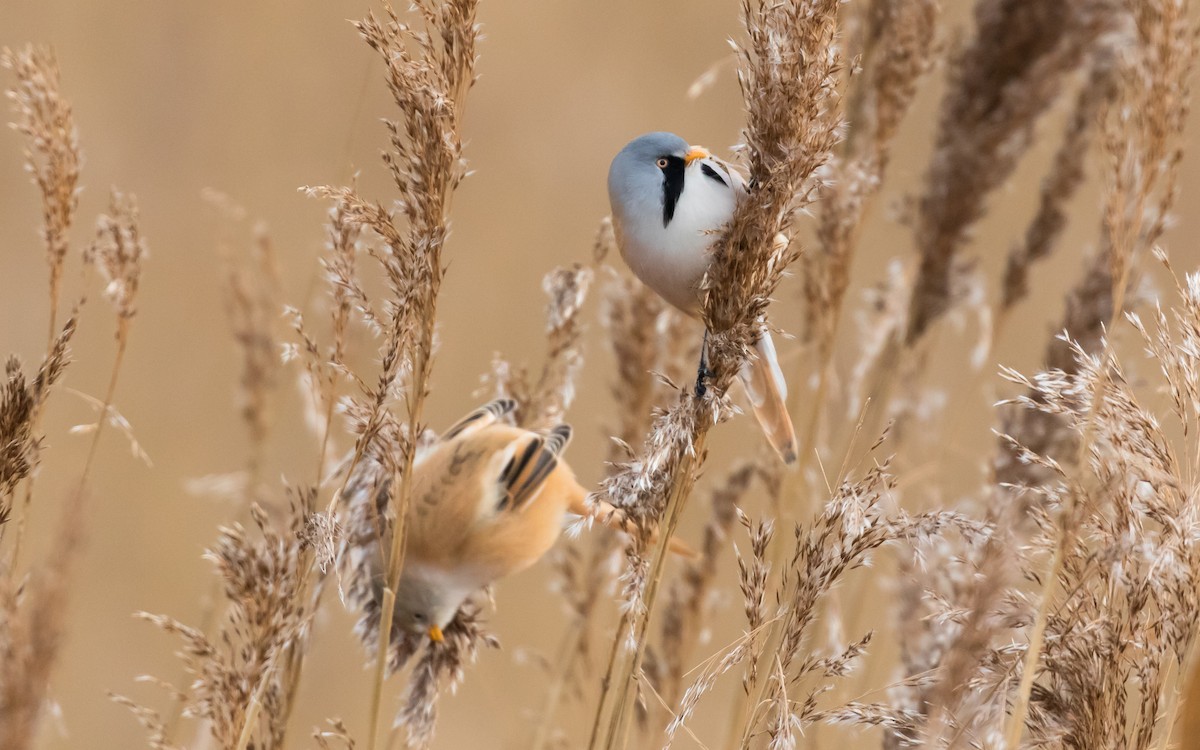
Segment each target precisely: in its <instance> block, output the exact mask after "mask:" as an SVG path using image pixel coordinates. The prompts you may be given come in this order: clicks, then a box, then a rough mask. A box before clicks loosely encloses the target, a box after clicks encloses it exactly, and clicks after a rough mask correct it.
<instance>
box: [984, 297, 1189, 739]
mask: <svg viewBox="0 0 1200 750" xmlns="http://www.w3.org/2000/svg"><path fill="white" fill-rule="evenodd" d="M1198 285H1200V278H1194V277H1192V276H1189V278H1188V279H1187V284H1186V287H1184V288H1181V289H1180V293H1181V297H1182V304H1181V305H1179V306H1178V307H1176V309H1175V311H1174V314H1175V316H1176V321H1177V324H1178V325H1179V326H1180V330H1179V332H1175V331H1173V330H1171V329H1172V326H1171V325H1170V323H1168V318H1167V316H1166V315H1165V314H1163V313H1162V311H1161V309H1160V310H1159V311H1158V314H1157V316H1156V318H1157V319H1156V326H1155V329H1149V330H1148V328H1147V326H1145V325H1144V324H1142V322H1141V320H1140V319H1139V318H1138V317H1136V316H1131V320H1132V321H1133V324H1134V327H1135V328H1136V329H1137V330H1138V331H1139V332H1140V333H1141V334H1142V336H1143V340H1144V342H1145V344H1146V346H1147V351H1148V353H1149V354H1150V355H1151V356H1152V357H1154V358H1156V359H1158V358H1160V357H1162V358H1165V359H1159V365H1160V367H1161V369H1162V373H1163V379H1164V381H1165V382H1166V383H1167V384H1168V385H1169V386H1170V389H1171V390H1172V392H1177V393H1178V394H1179V396H1180V398H1179V399H1178V400H1176V399H1174V398H1173V399H1172V402H1173V405H1174V408H1175V416H1176V417H1177V418H1180V417H1182V419H1183V420H1184V422H1186V421H1190V419H1191V418H1192V416H1191V415H1194V414H1195V413H1196V409H1197V407H1198V406H1200V402H1193V401H1192V400H1191V399H1190V398H1189V397H1187V396H1185V395H1184V394H1187V393H1189V392H1194V391H1195V390H1196V384H1195V383H1193V382H1192V381H1193V380H1194V379H1195V378H1196V372H1195V368H1194V367H1192V365H1191V362H1190V360H1191V357H1190V355H1188V354H1186V353H1185V352H1186V351H1187V346H1188V341H1189V340H1190V339H1191V338H1194V335H1193V331H1194V330H1195V329H1194V328H1192V326H1194V325H1195V324H1196V323H1197V322H1200V319H1197V318H1196V310H1197V309H1200V308H1197V300H1198V299H1200V296H1198V295H1200V286H1198ZM1164 344H1165V348H1164ZM1073 352H1074V355H1075V358H1076V367H1075V372H1074V373H1065V372H1062V371H1056V370H1050V371H1046V372H1043V373H1039V374H1037V375H1035V376H1033V377H1031V378H1030V377H1023V376H1020V375H1018V374H1016V373H1014V372H1012V371H1008V373H1007V375H1008V377H1010V378H1011V379H1012V380H1013V381H1014V382H1016V383H1017V384H1018V385H1020V386H1022V387H1023V388H1025V389H1027V390H1028V391H1030V392H1033V393H1036V394H1037V397H1036V398H1030V397H1028V396H1022V397H1019V398H1018V403H1020V404H1021V405H1022V406H1024V407H1026V408H1033V409H1040V410H1045V411H1047V412H1050V413H1054V414H1057V415H1059V416H1060V417H1061V418H1063V419H1064V420H1065V421H1066V422H1067V423H1068V424H1069V425H1070V427H1071V429H1073V430H1074V431H1076V432H1077V433H1078V434H1087V435H1089V436H1090V438H1091V439H1090V440H1089V442H1088V445H1087V447H1086V450H1085V451H1084V455H1083V458H1084V461H1083V463H1082V464H1081V465H1078V466H1076V467H1074V470H1071V471H1068V470H1067V469H1065V468H1064V467H1062V466H1061V465H1060V464H1059V463H1058V462H1057V461H1055V460H1054V459H1052V458H1050V457H1046V456H1039V455H1036V454H1033V453H1030V452H1026V451H1023V454H1024V456H1025V458H1026V460H1029V461H1034V462H1038V463H1041V464H1042V465H1044V466H1045V467H1046V468H1047V469H1049V470H1050V471H1052V472H1053V473H1054V474H1055V475H1056V477H1055V481H1052V482H1048V483H1047V484H1046V485H1044V486H1043V487H1041V488H1039V490H1038V491H1039V492H1040V493H1041V494H1042V495H1043V496H1044V498H1045V500H1046V502H1047V503H1048V504H1049V505H1050V507H1052V508H1053V507H1056V506H1057V507H1058V508H1059V509H1060V510H1059V512H1060V513H1062V514H1066V515H1068V516H1069V517H1068V519H1067V520H1066V522H1064V523H1058V524H1055V523H1053V522H1052V521H1051V520H1050V519H1049V518H1043V527H1042V534H1041V535H1040V536H1041V539H1040V545H1041V546H1042V547H1043V548H1046V547H1051V548H1054V549H1060V550H1061V554H1062V562H1061V564H1060V565H1059V566H1057V567H1056V568H1054V569H1053V570H1052V572H1053V573H1054V574H1055V575H1057V576H1059V581H1058V585H1057V587H1056V588H1055V589H1054V590H1047V592H1046V594H1047V595H1050V594H1051V593H1052V591H1053V592H1062V593H1061V594H1056V595H1055V600H1054V602H1053V606H1052V607H1050V608H1049V612H1050V614H1049V616H1048V617H1047V619H1046V636H1045V638H1044V640H1043V641H1042V644H1041V649H1040V653H1039V652H1037V651H1035V650H1034V646H1032V645H1031V647H1030V653H1028V654H1026V659H1029V658H1033V657H1034V656H1038V657H1040V667H1041V668H1040V670H1039V672H1040V674H1041V679H1040V680H1039V681H1037V682H1035V683H1034V685H1033V691H1032V704H1031V705H1030V707H1029V713H1028V716H1027V717H1023V716H1021V714H1014V716H1018V717H1021V718H1025V724H1026V728H1027V730H1028V731H1029V732H1030V735H1031V739H1032V741H1033V742H1034V743H1038V744H1042V743H1046V742H1056V743H1060V744H1061V745H1062V746H1063V747H1068V748H1087V747H1098V746H1101V745H1103V744H1105V743H1107V742H1111V741H1112V740H1113V738H1119V740H1120V741H1121V743H1122V745H1123V746H1128V747H1133V748H1148V747H1150V746H1151V743H1152V741H1153V740H1154V739H1155V738H1156V737H1158V736H1159V735H1160V734H1161V732H1169V731H1170V729H1171V727H1170V724H1169V723H1167V724H1165V725H1164V724H1161V723H1160V722H1161V721H1162V717H1163V712H1162V711H1160V701H1161V699H1162V697H1163V696H1164V695H1165V691H1166V688H1167V687H1168V682H1169V675H1170V672H1171V671H1172V670H1173V669H1176V668H1178V667H1181V666H1182V665H1183V664H1185V663H1186V661H1187V658H1188V654H1189V651H1190V649H1191V646H1192V643H1193V642H1194V639H1195V635H1196V629H1197V623H1196V620H1195V616H1194V612H1195V607H1196V605H1197V602H1196V585H1197V582H1198V581H1200V569H1198V567H1197V564H1198V562H1200V558H1197V556H1196V553H1195V550H1196V542H1197V539H1196V532H1195V523H1194V520H1195V517H1196V507H1195V501H1194V499H1193V498H1194V495H1195V487H1194V486H1193V484H1194V481H1195V480H1194V478H1195V476H1196V471H1195V470H1196V468H1197V467H1196V466H1187V467H1185V466H1183V465H1181V464H1180V463H1179V457H1180V456H1184V455H1188V454H1186V453H1184V452H1183V451H1182V450H1180V449H1179V448H1178V447H1176V446H1175V445H1174V444H1173V442H1172V440H1171V439H1170V438H1169V437H1168V436H1167V435H1166V433H1165V432H1164V430H1163V428H1162V427H1161V426H1160V421H1159V419H1158V418H1157V417H1156V416H1155V415H1153V414H1152V413H1151V412H1149V411H1148V410H1147V409H1146V408H1145V407H1144V406H1142V404H1141V402H1140V399H1139V398H1138V396H1137V395H1136V394H1135V392H1134V389H1133V387H1132V386H1131V385H1130V384H1129V381H1128V380H1127V379H1126V377H1125V375H1124V371H1123V368H1122V367H1121V365H1120V363H1119V361H1118V360H1117V358H1116V356H1115V355H1114V354H1113V353H1112V351H1111V349H1110V348H1109V347H1107V346H1106V347H1104V349H1103V351H1102V352H1101V353H1098V354H1089V353H1087V352H1085V351H1084V350H1083V349H1082V348H1079V347H1074V348H1073ZM1017 447H1018V449H1022V448H1021V446H1019V444H1018V445H1017ZM1022 450H1023V449H1022ZM1193 463H1194V459H1193ZM1064 531H1065V532H1066V533H1065V534H1063V533H1062V532H1064ZM1035 570H1036V569H1030V570H1029V571H1028V572H1027V575H1029V576H1036V575H1038V574H1037V573H1036V572H1035ZM1133 633H1137V634H1139V635H1138V636H1137V637H1131V634H1133ZM1018 697H1019V696H1018ZM1020 708H1021V705H1020V703H1018V704H1017V708H1016V709H1014V710H1019V709H1020ZM1167 713H1168V714H1169V715H1170V719H1169V721H1173V718H1174V709H1173V708H1172V709H1171V710H1170V711H1168V712H1167ZM1010 736H1011V735H1010Z"/></svg>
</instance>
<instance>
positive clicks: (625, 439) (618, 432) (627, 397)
mask: <svg viewBox="0 0 1200 750" xmlns="http://www.w3.org/2000/svg"><path fill="white" fill-rule="evenodd" d="M614 242H615V240H614V238H613V233H612V223H611V222H610V221H609V220H608V219H607V218H606V219H605V220H604V221H603V222H601V225H600V228H599V230H598V231H597V234H596V241H595V243H594V245H593V253H592V254H593V261H594V262H595V263H596V264H597V265H599V264H601V263H603V262H604V260H605V259H606V258H607V257H608V256H609V255H610V254H611V253H612V252H613V250H614V249H615V245H614ZM601 271H602V272H603V274H604V282H605V283H604V285H603V288H602V292H601V294H602V297H601V302H602V306H601V313H600V318H601V323H602V326H603V328H604V331H605V340H606V342H607V343H608V345H609V347H610V348H611V349H612V352H613V355H614V360H615V361H616V364H617V372H616V375H617V377H616V378H615V380H614V381H613V383H612V385H611V387H610V390H611V393H612V396H613V401H614V404H615V406H616V421H615V423H614V424H611V425H609V427H608V429H609V432H610V434H612V436H613V438H612V443H611V444H610V446H609V455H608V461H607V463H608V464H609V465H610V467H615V466H617V465H619V464H620V462H621V461H623V460H627V459H629V458H630V457H631V456H632V454H633V450H632V448H630V447H629V446H630V444H631V443H633V442H636V441H637V440H638V438H639V437H640V436H642V435H643V434H645V432H646V431H647V430H648V429H649V428H650V425H651V422H652V420H653V417H654V414H655V412H656V411H657V410H659V409H661V408H664V407H665V406H666V404H667V403H668V402H669V400H670V398H671V397H672V395H673V393H674V386H673V385H671V381H672V379H681V378H683V377H686V372H687V369H688V368H689V367H690V363H692V362H695V360H696V356H698V351H696V350H694V349H693V348H692V347H690V346H688V345H687V344H686V342H687V341H688V336H687V334H686V328H687V323H686V321H685V320H684V318H683V316H682V315H679V314H678V313H677V312H676V311H675V310H674V309H673V308H670V307H669V306H668V305H666V303H664V302H663V300H662V298H660V297H659V296H658V295H657V294H655V293H654V292H653V291H651V290H650V289H648V288H647V287H646V286H645V285H643V284H642V283H641V282H640V281H638V280H637V279H635V278H633V277H631V276H628V275H621V274H618V273H616V272H615V271H613V269H612V268H610V267H607V266H601ZM610 471H612V469H610ZM618 546H619V542H618V541H617V538H616V537H615V536H614V535H611V534H597V535H590V542H589V544H588V549H587V550H586V552H585V551H581V550H579V549H578V547H577V546H571V547H569V548H568V552H567V554H566V555H565V556H564V559H563V562H562V564H561V565H560V571H561V573H562V575H563V577H564V579H565V581H566V585H564V586H563V587H562V589H563V593H564V595H565V596H566V598H567V602H568V606H569V607H571V613H572V619H571V625H569V626H568V631H567V634H566V635H565V636H564V638H563V642H562V644H561V645H560V647H559V653H560V654H561V655H563V657H564V658H562V659H560V660H559V661H558V662H557V663H556V664H555V668H554V670H553V672H552V674H551V677H550V687H549V689H548V690H547V697H546V703H545V705H544V707H543V710H542V713H541V715H540V719H539V722H538V726H537V729H536V730H535V733H534V740H533V745H532V748H533V749H534V750H540V749H541V748H543V747H545V745H546V744H547V743H548V742H549V741H550V736H551V731H552V728H553V721H554V715H555V713H556V711H557V708H558V705H559V704H560V703H561V699H562V697H563V696H564V693H565V691H566V689H567V688H568V687H569V686H571V685H572V684H574V688H575V690H576V692H579V693H581V692H582V685H581V684H580V683H579V682H578V680H579V679H580V673H581V671H582V668H583V666H584V665H585V664H586V662H587V660H588V657H589V654H590V652H591V622H592V620H593V619H594V618H593V617H592V614H593V612H595V611H596V606H597V604H598V603H599V602H600V601H601V596H602V594H603V592H604V589H605V588H606V587H607V586H608V584H609V579H610V575H609V573H608V572H607V569H608V565H607V562H606V561H608V560H609V559H610V558H611V557H612V555H613V554H614V553H615V552H616V550H617V548H618ZM579 559H583V562H582V563H579V562H578V560H579ZM581 569H582V570H581ZM583 571H587V572H583ZM579 579H582V581H583V585H581V586H572V585H571V582H573V581H576V580H579ZM627 625H628V623H627V618H626V617H625V616H622V618H621V621H620V624H619V626H618V627H619V630H620V631H621V633H620V634H619V635H618V636H617V638H615V639H614V642H613V644H612V648H611V649H610V653H609V659H608V662H607V667H606V670H605V675H604V677H603V678H602V684H611V682H612V679H613V673H614V670H615V668H616V665H617V656H618V655H619V653H620V650H619V649H620V646H621V643H622V642H623V638H624V631H625V628H626V627H627ZM598 719H599V717H597V721H598ZM598 726H599V725H598V723H597V725H596V726H595V727H594V728H593V731H592V735H596V732H597V731H598Z"/></svg>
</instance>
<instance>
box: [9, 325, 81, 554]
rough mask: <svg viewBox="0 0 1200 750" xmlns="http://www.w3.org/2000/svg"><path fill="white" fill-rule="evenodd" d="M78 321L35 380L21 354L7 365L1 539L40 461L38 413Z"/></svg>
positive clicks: (54, 346) (66, 356) (64, 333)
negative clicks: (25, 482)
mask: <svg viewBox="0 0 1200 750" xmlns="http://www.w3.org/2000/svg"><path fill="white" fill-rule="evenodd" d="M77 321H78V317H77V316H76V315H72V316H71V317H70V319H68V320H67V323H66V325H65V326H63V329H62V331H60V332H59V334H58V336H57V337H56V338H55V340H54V343H53V344H52V345H51V347H50V351H49V352H48V353H47V355H46V359H45V360H43V361H42V364H41V365H40V366H39V367H38V372H37V375H36V376H34V379H33V382H32V383H30V382H27V381H26V379H25V375H24V374H23V373H22V372H21V361H20V360H19V359H18V358H16V357H13V356H10V357H9V358H8V361H7V362H6V363H5V365H4V385H3V387H2V388H0V539H2V538H3V529H4V523H5V522H7V521H8V519H9V516H10V514H11V513H12V500H13V495H14V494H15V492H16V489H17V484H18V483H20V482H21V481H22V480H24V479H25V478H27V477H28V476H29V475H30V474H31V473H32V472H33V470H34V468H35V467H36V466H37V464H38V460H39V458H40V455H39V453H40V447H41V437H40V436H38V435H37V434H36V425H35V424H34V422H35V420H36V416H35V415H36V414H37V412H38V410H39V408H40V407H41V405H42V404H44V403H45V401H46V397H47V395H48V394H49V391H50V388H51V386H53V385H54V384H55V383H56V382H58V379H59V378H60V377H62V373H63V370H64V369H65V368H66V366H67V365H68V364H69V363H70V350H69V349H68V344H69V343H70V341H71V337H72V336H74V335H75V328H76V324H77Z"/></svg>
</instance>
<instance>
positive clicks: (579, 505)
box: [569, 493, 700, 560]
mask: <svg viewBox="0 0 1200 750" xmlns="http://www.w3.org/2000/svg"><path fill="white" fill-rule="evenodd" d="M569 510H570V511H571V512H572V513H574V514H575V515H577V516H584V517H587V518H594V519H595V520H597V521H599V522H600V523H602V524H604V525H605V526H608V527H609V528H611V529H616V530H617V531H624V532H628V533H630V534H632V533H633V532H634V529H633V522H632V521H629V520H627V519H626V518H625V515H624V514H623V513H622V512H621V511H619V510H617V509H616V508H615V507H613V506H612V505H611V504H610V503H607V502H605V501H604V500H601V499H599V498H592V499H591V501H590V502H589V501H588V499H587V495H585V494H582V493H581V494H580V495H579V496H578V497H575V498H571V505H570V508H569ZM650 541H651V542H652V543H653V542H657V541H658V531H657V530H655V531H654V533H653V535H652V536H651V537H650ZM667 548H668V549H669V550H671V552H674V553H675V554H677V555H679V556H680V557H684V558H687V559H689V560H695V559H697V558H699V557H700V555H699V553H698V552H696V550H694V549H692V548H691V547H690V546H688V544H687V543H686V542H684V541H683V540H682V539H680V538H679V537H677V536H673V537H671V540H670V542H669V543H668V546H667Z"/></svg>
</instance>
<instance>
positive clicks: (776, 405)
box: [738, 331, 797, 464]
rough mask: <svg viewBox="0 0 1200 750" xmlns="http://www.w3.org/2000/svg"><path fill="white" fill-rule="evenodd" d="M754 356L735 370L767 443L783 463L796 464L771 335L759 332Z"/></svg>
mask: <svg viewBox="0 0 1200 750" xmlns="http://www.w3.org/2000/svg"><path fill="white" fill-rule="evenodd" d="M754 348H755V351H756V353H757V354H758V356H757V357H755V358H754V359H751V360H750V361H749V362H747V363H746V366H745V367H743V368H742V371H741V372H740V373H738V375H739V377H740V378H741V380H742V384H743V385H744V386H746V392H747V395H749V397H750V405H751V406H752V407H753V408H754V416H755V417H757V418H758V423H759V425H761V426H762V430H763V433H765V434H766V436H767V442H769V443H770V444H771V447H772V448H774V449H775V452H776V453H778V454H779V457H780V458H782V459H783V462H784V463H786V464H794V463H796V457H797V455H796V430H795V428H793V427H792V418H791V416H789V415H788V410H787V382H786V381H785V380H784V379H783V371H782V370H780V369H779V359H778V358H777V357H776V356H775V343H774V342H773V341H772V340H771V334H770V333H769V332H767V331H763V335H762V337H761V338H760V339H759V340H758V343H757V344H756V345H755V347H754Z"/></svg>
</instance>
